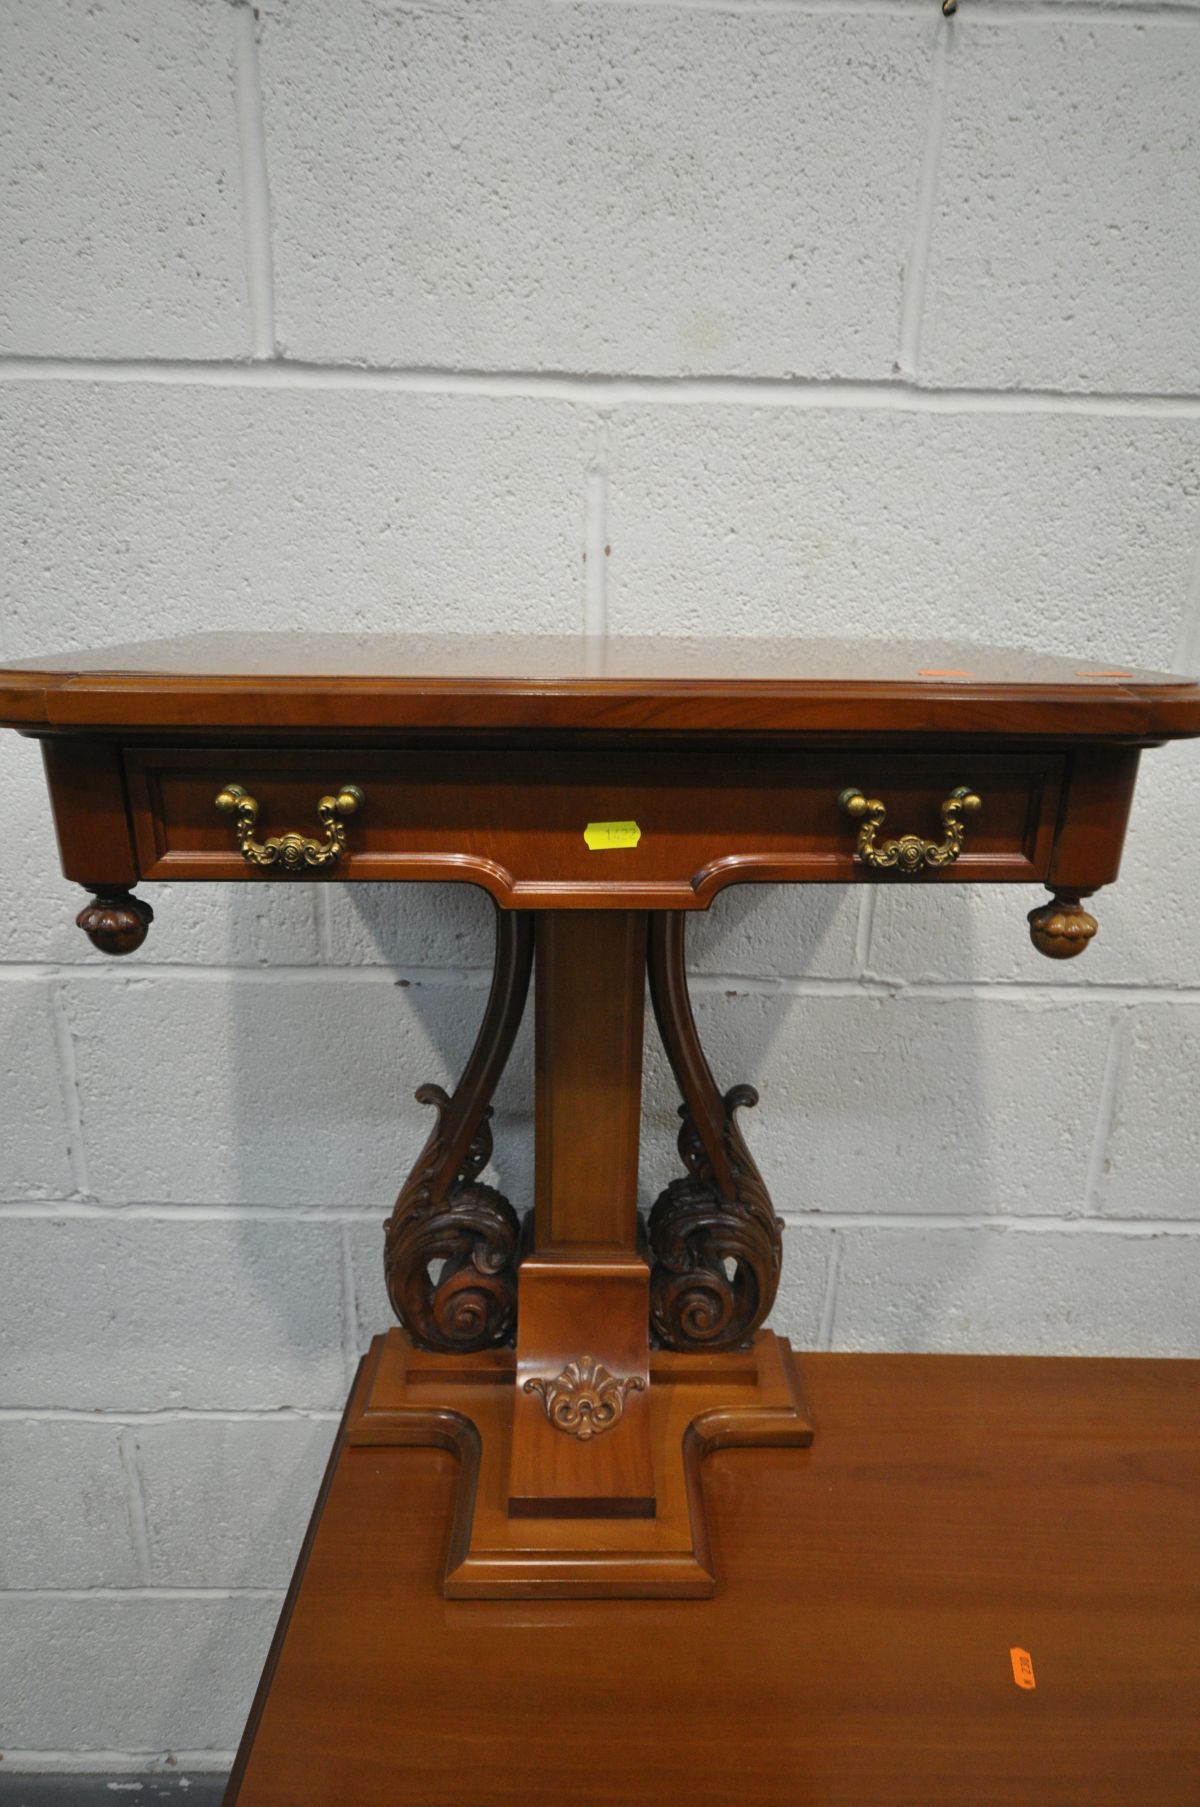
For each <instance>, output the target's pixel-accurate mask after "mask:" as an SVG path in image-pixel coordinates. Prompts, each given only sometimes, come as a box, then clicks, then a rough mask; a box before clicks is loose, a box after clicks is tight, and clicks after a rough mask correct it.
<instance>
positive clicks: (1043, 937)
mask: <svg viewBox="0 0 1200 1807" xmlns="http://www.w3.org/2000/svg"><path fill="white" fill-rule="evenodd" d="M1099 926H1100V925H1099V924H1098V923H1097V921H1096V918H1095V917H1094V916H1093V915H1091V914H1090V912H1089V911H1087V910H1085V909H1084V907H1083V905H1082V904H1081V903H1080V901H1079V899H1078V898H1077V897H1052V898H1051V899H1050V902H1049V903H1044V904H1039V905H1038V907H1037V909H1036V910H1030V912H1029V939H1030V940H1031V941H1032V942H1033V945H1034V947H1036V949H1037V951H1038V953H1039V954H1045V956H1046V958H1047V960H1073V959H1074V958H1075V956H1076V954H1082V953H1083V952H1084V950H1085V949H1086V947H1087V945H1088V943H1089V942H1090V941H1091V939H1092V936H1093V935H1094V934H1095V933H1096V930H1097V928H1098V927H1099Z"/></svg>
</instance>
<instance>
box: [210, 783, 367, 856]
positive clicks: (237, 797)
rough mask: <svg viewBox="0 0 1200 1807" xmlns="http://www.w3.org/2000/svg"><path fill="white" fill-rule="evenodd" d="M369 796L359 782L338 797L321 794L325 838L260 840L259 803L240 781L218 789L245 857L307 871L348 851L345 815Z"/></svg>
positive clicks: (298, 836) (283, 836)
mask: <svg viewBox="0 0 1200 1807" xmlns="http://www.w3.org/2000/svg"><path fill="white" fill-rule="evenodd" d="M364 801H365V799H364V797H363V794H362V792H361V791H360V790H359V788H358V786H357V784H344V785H343V786H342V788H341V790H340V791H338V793H337V795H336V796H335V797H321V798H320V799H319V800H318V802H317V815H318V816H319V817H320V819H321V823H322V826H323V827H324V829H325V839H324V840H323V841H315V840H312V839H310V838H309V837H308V836H307V835H302V834H297V833H296V832H295V831H294V830H293V831H291V832H290V833H288V834H280V835H273V836H272V837H271V839H270V840H269V841H256V840H255V838H254V830H255V827H256V825H257V822H258V803H257V802H256V800H255V799H254V798H253V797H251V796H250V795H249V794H248V793H247V792H246V791H245V790H244V789H243V787H242V786H241V785H240V784H227V785H226V786H225V789H224V790H223V791H218V793H217V797H216V804H217V808H218V809H220V810H224V811H225V813H226V814H227V815H231V816H232V817H233V832H234V836H235V837H236V840H237V844H238V846H239V847H240V848H241V850H242V858H243V859H244V860H245V861H246V862H247V864H248V865H251V866H282V867H283V869H284V871H285V872H303V871H305V870H306V869H308V868H310V867H318V868H320V867H322V866H336V865H337V863H338V861H339V860H340V859H341V857H342V855H343V853H344V852H345V851H346V829H345V824H344V823H343V822H342V820H341V818H342V817H343V816H352V815H353V814H354V812H355V811H356V810H359V809H361V808H362V806H363V803H364Z"/></svg>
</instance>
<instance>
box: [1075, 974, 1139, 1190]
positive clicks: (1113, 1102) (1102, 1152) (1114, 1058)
mask: <svg viewBox="0 0 1200 1807" xmlns="http://www.w3.org/2000/svg"><path fill="white" fill-rule="evenodd" d="M1132 1051H1133V1017H1132V1014H1131V1013H1130V1011H1129V1010H1128V1009H1117V1010H1115V1011H1114V1012H1113V1017H1112V1023H1111V1025H1110V1028H1109V1033H1108V1048H1107V1051H1106V1053H1105V1059H1104V1074H1103V1077H1102V1078H1101V1081H1100V1095H1099V1097H1098V1099H1097V1101H1096V1122H1095V1127H1094V1129H1093V1132H1092V1146H1091V1152H1090V1154H1089V1157H1088V1167H1087V1177H1086V1180H1085V1183H1084V1193H1083V1210H1084V1214H1085V1216H1088V1217H1098V1216H1100V1215H1101V1214H1102V1211H1103V1203H1104V1194H1105V1192H1106V1190H1107V1182H1108V1155H1109V1148H1110V1146H1111V1143H1112V1137H1113V1131H1114V1129H1115V1128H1116V1121H1117V1109H1118V1105H1119V1102H1120V1096H1121V1091H1122V1089H1123V1087H1124V1084H1125V1079H1126V1076H1127V1073H1128V1068H1129V1061H1130V1057H1131V1054H1132Z"/></svg>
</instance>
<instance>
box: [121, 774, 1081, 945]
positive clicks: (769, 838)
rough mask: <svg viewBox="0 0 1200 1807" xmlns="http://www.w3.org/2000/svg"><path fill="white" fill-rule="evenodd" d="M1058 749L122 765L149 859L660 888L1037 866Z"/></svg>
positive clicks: (156, 873) (1003, 871)
mask: <svg viewBox="0 0 1200 1807" xmlns="http://www.w3.org/2000/svg"><path fill="white" fill-rule="evenodd" d="M1068 757H1069V756H1068V755H1063V754H1055V753H1047V754H1039V753H1005V752H999V751H993V752H981V751H977V750H976V751H973V750H970V749H968V750H965V751H956V750H954V749H950V750H940V749H939V750H937V751H932V752H910V751H907V750H905V751H894V752H888V751H887V750H881V749H879V748H878V747H864V748H863V749H862V750H856V749H855V748H853V747H851V748H839V749H832V748H831V749H818V750H815V751H814V750H803V749H797V750H788V749H780V748H778V747H775V748H769V749H764V748H750V749H748V748H745V747H742V748H729V747H712V746H704V747H699V748H695V749H690V750H688V749H679V748H675V749H671V750H669V751H668V750H654V749H650V750H643V751H638V750H636V749H628V748H625V749H620V750H612V751H607V750H595V749H592V750H587V749H553V748H550V749H543V750H537V751H534V750H527V749H521V750H516V749H510V748H495V747H491V748H487V747H480V748H458V747H456V748H452V749H445V748H441V749H434V748H421V749H408V748H400V749H394V750H385V749H380V748H379V747H373V748H369V749H368V748H363V749H356V748H354V747H353V746H340V745H337V746H335V745H331V746H330V747H328V748H321V749H311V750H310V749H307V748H304V749H298V750H282V749H272V750H269V751H268V750H264V749H263V748H262V747H249V748H247V747H237V746H230V747H229V748H228V749H225V750H220V751H216V752H214V751H213V750H212V749H211V748H205V749H202V750H198V749H195V748H169V747H149V748H146V747H140V748H128V749H127V750H126V753H125V770H126V779H127V783H128V789H129V799H130V805H131V809H132V812H133V821H134V830H135V837H136V845H137V853H138V864H139V867H140V870H141V873H142V876H143V877H144V878H147V879H255V880H258V881H260V882H271V883H279V882H284V883H286V882H288V880H289V878H304V879H327V878H333V879H339V880H358V879H366V880H371V879H448V878H449V879H460V880H466V881H469V882H472V883H475V884H480V885H483V886H484V887H485V888H486V889H488V890H489V891H491V892H492V893H493V895H494V896H496V897H497V898H498V899H499V900H500V901H501V902H502V903H508V904H518V905H534V906H536V905H539V904H562V903H566V902H573V903H579V904H583V905H587V904H589V903H592V902H594V903H595V904H596V905H597V906H601V905H607V906H609V907H622V906H624V907H628V906H630V905H635V906H642V907H646V908H651V909H652V908H655V907H668V906H674V907H685V908H686V907H693V908H695V907H703V906H704V905H705V904H707V903H708V902H709V900H710V899H711V898H712V896H713V895H715V893H716V892H717V891H719V890H721V889H722V888H723V887H724V886H725V885H728V884H732V883H738V882H742V881H745V880H776V881H784V880H806V881H809V882H812V881H817V882H820V881H823V880H824V881H832V882H841V883H845V882H848V881H865V882H898V883H910V884H911V883H918V884H924V883H930V882H933V883H945V882H948V881H949V882H953V881H955V880H974V881H978V880H1001V881H1009V882H1014V881H1015V882H1021V881H1034V880H1037V879H1041V878H1044V877H1045V876H1046V873H1047V871H1048V869H1049V865H1050V859H1051V853H1052V848H1053V843H1054V836H1055V830H1056V824H1057V822H1058V819H1059V812H1060V804H1061V800H1062V793H1063V786H1064V781H1065V774H1066V767H1067V763H1068ZM975 799H978V806H976V803H975ZM879 806H882V808H883V811H884V812H885V813H884V814H883V815H882V816H881V815H880V810H879ZM631 843H633V844H631Z"/></svg>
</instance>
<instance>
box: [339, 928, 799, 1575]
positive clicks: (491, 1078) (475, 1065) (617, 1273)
mask: <svg viewBox="0 0 1200 1807" xmlns="http://www.w3.org/2000/svg"><path fill="white" fill-rule="evenodd" d="M533 956H535V957H536V973H537V986H536V1045H537V1062H536V1085H537V1099H536V1121H537V1135H536V1181H535V1198H534V1206H533V1210H532V1211H531V1212H530V1213H529V1214H528V1216H527V1217H526V1220H525V1224H524V1228H523V1231H522V1232H521V1236H520V1246H519V1250H518V1243H517V1228H516V1225H517V1220H516V1216H515V1214H514V1212H513V1210H512V1207H511V1206H510V1205H509V1204H508V1202H507V1201H506V1200H505V1199H504V1198H503V1197H502V1196H501V1195H500V1194H499V1193H497V1192H496V1191H494V1189H492V1188H490V1187H488V1186H486V1185H484V1184H483V1183H482V1182H481V1181H480V1179H479V1174H480V1172H481V1171H482V1169H483V1167H484V1165H485V1163H486V1161H487V1159H488V1157H489V1156H490V1154H491V1132H490V1127H489V1121H488V1120H489V1118H490V1114H491V1113H490V1106H489V1103H488V1100H489V1097H490V1093H491V1090H492V1089H493V1087H494V1085H495V1082H496V1079H497V1078H498V1076H499V1073H500V1070H501V1068H502V1067H503V1063H504V1060H505V1059H506V1058H507V1055H508V1052H509V1050H510V1048H511V1046H512V1041H513V1037H514V1036H515V1033H516V1028H517V1025H518V1022H519V1020H520V1014H521V1007H522V1002H523V998H524V991H525V986H526V984H527V981H528V977H529V968H530V964H531V957H533ZM647 962H649V971H650V978H651V990H652V995H653V998H654V1005H655V1014H656V1018H657V1020H658V1024H659V1028H660V1031H661V1033H662V1036H663V1041H664V1044H665V1046H666V1050H667V1054H668V1058H669V1059H670V1062H671V1065H672V1069H673V1070H674V1072H675V1074H676V1077H677V1079H678V1081H679V1085H680V1090H681V1092H682V1094H683V1099H684V1102H683V1105H682V1106H681V1116H682V1118H683V1124H682V1127H681V1130H680V1136H679V1148H680V1153H681V1155H682V1157H683V1161H684V1165H685V1167H686V1168H687V1173H686V1175H685V1176H684V1177H682V1178H680V1179H678V1180H675V1181H673V1182H672V1183H671V1185H670V1186H668V1188H667V1189H666V1191H665V1192H664V1193H663V1194H662V1196H661V1198H660V1199H659V1200H658V1203H657V1204H656V1206H655V1208H654V1211H653V1212H652V1214H651V1220H650V1226H649V1239H648V1240H647V1236H646V1233H645V1231H644V1230H643V1227H642V1224H641V1222H640V1219H639V1216H638V1209H637V1194H638V1184H637V1181H638V1150H639V1142H640V1130H641V1090H642V1033H643V1018H644V999H645V989H646V973H647ZM418 1096H419V1097H424V1098H427V1099H428V1100H429V1101H430V1102H431V1103H433V1104H434V1105H435V1106H436V1108H437V1111H438V1117H439V1121H438V1126H437V1128H436V1129H435V1130H434V1131H433V1133H432V1135H431V1137H430V1139H429V1142H428V1143H427V1144H426V1147H425V1150H424V1151H423V1153H422V1156H421V1158H420V1160H419V1161H418V1163H417V1166H416V1168H415V1169H414V1171H413V1174H412V1175H411V1176H410V1178H409V1180H408V1182H407V1183H406V1185H405V1187H404V1188H403V1190H402V1191H401V1194H400V1197H399V1199H398V1201H397V1204H396V1209H395V1211H394V1212H393V1214H392V1218H391V1220H390V1223H389V1226H388V1233H387V1270H388V1283H389V1290H390V1293H391V1296H392V1299H393V1302H394V1303H395V1304H396V1307H397V1310H398V1312H399V1313H400V1315H401V1317H402V1318H403V1319H404V1320H405V1322H406V1323H407V1325H408V1327H409V1333H410V1334H406V1333H405V1332H404V1331H400V1330H395V1331H390V1332H389V1333H388V1334H387V1335H386V1336H384V1337H377V1338H376V1339H375V1342H374V1344H373V1345H372V1348H371V1351H370V1354H369V1356H368V1358H367V1363H368V1371H367V1374H366V1375H365V1377H364V1383H363V1385H362V1387H360V1388H359V1389H358V1392H357V1395H356V1403H355V1407H354V1409H353V1411H352V1412H351V1416H350V1419H349V1420H348V1432H347V1434H348V1438H349V1441H350V1442H351V1443H352V1444H360V1445H361V1444H367V1445H370V1444H417V1445H420V1444H426V1445H428V1444H435V1445H439V1446H441V1447H443V1448H448V1449H452V1450H453V1451H455V1453H456V1454H457V1455H458V1457H459V1459H460V1462H461V1477H460V1485H459V1490H458V1496H457V1502H456V1506H455V1512H454V1519H453V1523H452V1525H451V1526H450V1528H449V1538H448V1555H447V1561H446V1572H445V1579H444V1583H443V1586H444V1591H445V1593H446V1594H447V1595H448V1596H451V1597H456V1598H483V1599H497V1598H511V1597H513V1596H516V1597H522V1596H534V1595H541V1596H550V1597H555V1596H558V1597H565V1596H581V1595H582V1596H588V1595H594V1596H609V1597H617V1598H622V1597H629V1598H636V1597H666V1598H699V1597H704V1596H707V1595H709V1594H711V1593H712V1592H713V1589H714V1586H715V1571H714V1567H713V1563H712V1558H711V1554H710V1551H709V1547H708V1539H707V1534H706V1531H705V1524H704V1501H703V1492H702V1488H701V1483H700V1464H701V1460H702V1458H703V1456H704V1455H705V1454H706V1453H707V1451H708V1450H710V1449H715V1448H722V1447H729V1446H731V1445H745V1446H753V1445H755V1444H774V1445H796V1446H803V1445H805V1444H807V1443H810V1442H811V1441H812V1429H811V1426H810V1424H809V1422H808V1417H807V1412H806V1410H805V1407H804V1403H803V1399H802V1396H801V1393H800V1389H799V1383H798V1379H797V1376H796V1372H795V1366H794V1363H793V1360H792V1354H791V1351H790V1349H789V1348H788V1346H787V1344H786V1343H785V1342H784V1341H783V1340H782V1339H781V1338H779V1337H777V1336H775V1335H774V1334H772V1333H771V1332H770V1331H765V1330H759V1329H758V1328H757V1326H758V1325H759V1324H760V1323H761V1321H762V1318H763V1317H764V1316H765V1315H766V1312H767V1311H768V1309H769V1308H770V1303H771V1300H772V1298H773V1296H774V1288H775V1284H776V1282H777V1279H778V1268H779V1259H778V1257H779V1224H778V1220H777V1219H776V1218H775V1216H774V1213H773V1211H772V1210H771V1207H770V1200H769V1198H768V1197H767V1193H766V1188H765V1186H764V1185H763V1183H762V1179H761V1176H760V1175H759V1174H758V1171H757V1169H756V1168H755V1166H754V1163H753V1161H752V1160H751V1159H750V1156H749V1152H748V1150H747V1149H746V1147H745V1144H744V1142H743V1141H742V1139H741V1135H740V1132H739V1131H738V1129H737V1127H736V1125H735V1123H734V1112H735V1110H736V1109H737V1108H738V1107H739V1106H740V1105H743V1104H748V1103H750V1104H752V1103H753V1102H754V1096H755V1095H754V1093H753V1092H752V1091H751V1090H750V1089H749V1088H748V1087H735V1088H734V1089H733V1090H732V1091H731V1092H729V1093H727V1094H725V1095H724V1097H722V1095H721V1094H720V1093H719V1092H718V1091H717V1088H716V1085H715V1082H714V1081H713V1077H712V1074H711V1073H710V1072H709V1070H708V1065H707V1062H706V1061H705V1059H704V1055H703V1052H702V1050H701V1048H700V1044H699V1041H698V1038H697V1036H696V1026H695V1023H694V1021H693V1019H692V1014H691V1009H690V1006H689V1004H688V1001H687V987H686V980H685V973H684V960H683V937H682V924H681V923H678V922H675V921H673V919H671V918H669V917H651V918H648V917H647V915H646V913H645V912H642V911H628V910H570V911H545V912H542V913H540V914H539V915H537V916H536V918H534V919H532V922H531V919H530V918H529V917H523V918H521V919H519V920H518V919H516V918H506V917H505V916H504V915H501V916H500V918H499V921H498V931H497V964H496V977H495V980H494V983H493V987H492V993H491V996H490V997H489V1000H488V1006H487V1010H486V1011H485V1013H484V1019H483V1023H482V1025H481V1027H480V1033H479V1038H478V1040H477V1042H476V1046H475V1049H474V1051H473V1053H472V1055H471V1059H470V1060H469V1061H468V1063H467V1067H466V1069H465V1071H464V1074H463V1078H462V1081H461V1082H460V1085H459V1087H458V1088H457V1090H456V1091H455V1093H454V1095H453V1097H450V1098H448V1097H447V1096H446V1094H445V1093H444V1092H442V1091H440V1089H439V1088H437V1087H428V1086H426V1087H423V1088H422V1089H421V1091H420V1092H419V1093H418ZM651 1260H653V1262H654V1268H653V1272H652V1269H651V1265H650V1262H651ZM514 1315H515V1319H516V1349H515V1351H514V1350H513V1349H512V1348H511V1347H509V1346H507V1345H508V1342H509V1339H510V1337H511V1334H512V1323H513V1317H514ZM652 1335H653V1337H654V1339H655V1340H656V1342H657V1343H658V1345H659V1347H657V1348H656V1349H653V1350H652V1349H651V1337H652ZM664 1345H665V1346H664Z"/></svg>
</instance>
